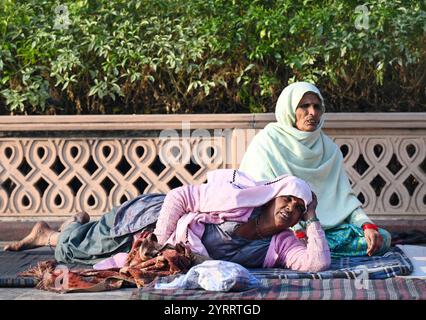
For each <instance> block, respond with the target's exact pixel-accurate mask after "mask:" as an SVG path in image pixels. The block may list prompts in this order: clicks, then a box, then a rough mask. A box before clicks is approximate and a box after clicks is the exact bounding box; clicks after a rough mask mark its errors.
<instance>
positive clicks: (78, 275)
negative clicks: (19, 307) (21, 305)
mask: <svg viewBox="0 0 426 320" xmlns="http://www.w3.org/2000/svg"><path fill="white" fill-rule="evenodd" d="M197 257H198V256H197V255H195V254H192V253H191V250H190V249H189V248H188V246H185V245H184V244H182V243H178V244H176V245H174V246H172V245H169V244H167V245H164V246H160V245H159V244H158V241H157V238H156V236H155V235H154V234H153V233H152V232H151V231H143V232H141V233H139V234H137V235H135V240H134V242H133V245H132V249H131V251H130V253H129V254H125V255H122V256H120V255H118V256H115V257H114V259H115V260H113V259H111V260H105V261H103V262H102V264H100V265H98V266H97V268H94V269H69V268H68V267H66V266H65V265H60V264H58V263H57V262H56V261H54V260H48V261H41V262H39V263H38V264H37V266H35V267H32V268H30V269H28V270H27V271H25V272H23V273H21V274H20V276H22V277H32V278H36V279H37V280H38V281H39V282H38V284H37V287H36V288H38V289H42V290H47V291H53V292H58V293H66V292H95V291H106V290H113V289H118V288H121V287H123V286H124V284H125V283H126V282H127V283H129V284H133V285H136V286H137V287H138V288H140V287H143V286H146V285H148V284H150V283H151V282H152V281H153V280H154V279H156V278H157V277H163V276H170V275H174V274H178V273H186V272H187V271H188V270H189V269H190V268H191V267H192V266H193V265H194V264H196V263H197V260H196V259H197ZM120 259H125V261H124V262H123V261H119V260H120ZM123 265H124V266H123ZM119 266H121V267H119Z"/></svg>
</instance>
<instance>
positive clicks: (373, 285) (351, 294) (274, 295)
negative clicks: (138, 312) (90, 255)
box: [132, 277, 426, 300]
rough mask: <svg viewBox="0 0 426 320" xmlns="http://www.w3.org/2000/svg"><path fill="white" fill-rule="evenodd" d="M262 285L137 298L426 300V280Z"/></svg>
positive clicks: (149, 291)
mask: <svg viewBox="0 0 426 320" xmlns="http://www.w3.org/2000/svg"><path fill="white" fill-rule="evenodd" d="M261 282H262V284H261V286H260V287H259V288H256V289H251V290H247V291H243V292H214V291H205V290H182V289H180V290H179V289H178V290H158V289H153V288H152V287H146V288H141V289H139V290H135V291H134V292H133V295H132V299H135V300H426V281H425V280H421V279H406V278H401V277H396V278H389V279H385V280H367V281H365V282H364V283H362V285H361V286H359V284H358V283H357V282H356V280H351V279H325V280H319V279H266V278H264V279H262V280H261Z"/></svg>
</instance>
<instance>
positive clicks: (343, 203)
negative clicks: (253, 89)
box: [240, 82, 361, 229]
mask: <svg viewBox="0 0 426 320" xmlns="http://www.w3.org/2000/svg"><path fill="white" fill-rule="evenodd" d="M306 92H314V93H316V94H317V95H318V96H319V97H320V99H321V101H322V107H323V111H325V108H324V100H323V97H322V96H321V93H320V92H319V90H318V89H317V87H315V86H314V85H312V84H310V83H307V82H296V83H293V84H291V85H289V86H287V87H286V88H285V89H284V90H283V92H282V93H281V95H280V97H279V98H278V101H277V106H276V110H275V117H276V119H277V122H274V123H270V124H268V125H267V126H266V127H265V128H264V129H263V130H261V131H260V132H259V133H258V134H257V135H256V136H255V137H254V138H253V140H252V142H251V143H250V145H249V147H248V148H247V151H246V153H245V154H244V157H243V159H242V162H241V165H240V170H242V171H244V172H246V173H247V174H248V175H249V176H251V177H253V178H254V179H256V180H269V179H272V178H274V177H277V176H280V175H282V174H285V173H287V174H291V175H294V176H296V177H298V178H301V179H303V180H305V181H306V182H308V183H309V185H310V187H311V189H312V190H313V191H314V192H315V194H316V195H317V197H318V206H317V215H318V218H319V220H320V222H321V225H322V226H323V228H324V229H328V228H333V227H335V226H337V225H339V224H341V223H342V222H343V221H344V220H345V219H346V218H347V217H348V216H349V215H351V213H352V212H353V211H354V210H356V209H357V208H359V207H361V202H360V201H359V200H358V199H357V197H356V196H355V194H354V193H353V191H352V188H351V186H350V184H349V180H348V177H347V175H346V173H345V169H344V166H343V156H342V153H341V152H340V149H339V147H338V146H337V145H336V144H335V143H334V142H333V141H332V140H331V139H330V138H329V137H328V136H326V135H325V134H324V133H323V132H322V130H321V128H322V125H323V123H324V117H321V121H320V124H319V125H318V128H317V129H316V130H315V131H313V132H304V131H300V130H298V129H296V127H295V123H296V108H297V105H298V104H299V102H300V99H301V98H302V97H303V95H304V94H305V93H306Z"/></svg>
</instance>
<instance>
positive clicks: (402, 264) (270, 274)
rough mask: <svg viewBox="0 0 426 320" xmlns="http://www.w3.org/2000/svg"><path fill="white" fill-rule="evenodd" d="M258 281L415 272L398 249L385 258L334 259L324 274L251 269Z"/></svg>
mask: <svg viewBox="0 0 426 320" xmlns="http://www.w3.org/2000/svg"><path fill="white" fill-rule="evenodd" d="M249 270H250V271H251V273H252V274H253V275H254V276H255V277H256V278H258V279H260V278H267V279H274V278H279V279H333V278H343V279H355V278H358V277H360V276H361V275H362V274H368V279H386V278H391V277H395V276H403V275H409V274H410V273H411V272H412V271H413V265H412V263H411V262H410V259H409V258H408V257H407V256H406V255H405V254H404V252H403V251H402V250H401V249H399V248H398V247H392V248H391V249H390V250H389V251H388V252H386V253H385V254H384V255H383V256H372V257H367V256H366V257H341V258H332V259H331V267H330V269H329V270H327V271H322V272H300V271H293V270H289V269H279V268H271V269H249Z"/></svg>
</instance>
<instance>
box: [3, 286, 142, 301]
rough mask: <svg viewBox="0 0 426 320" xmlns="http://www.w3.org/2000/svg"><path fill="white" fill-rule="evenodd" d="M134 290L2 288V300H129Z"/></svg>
mask: <svg viewBox="0 0 426 320" xmlns="http://www.w3.org/2000/svg"><path fill="white" fill-rule="evenodd" d="M133 290H135V289H132V288H129V289H120V290H113V291H108V292H90V293H69V294H59V293H54V292H48V291H43V290H37V289H32V288H0V300H129V299H130V297H131V296H132V292H133Z"/></svg>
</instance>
